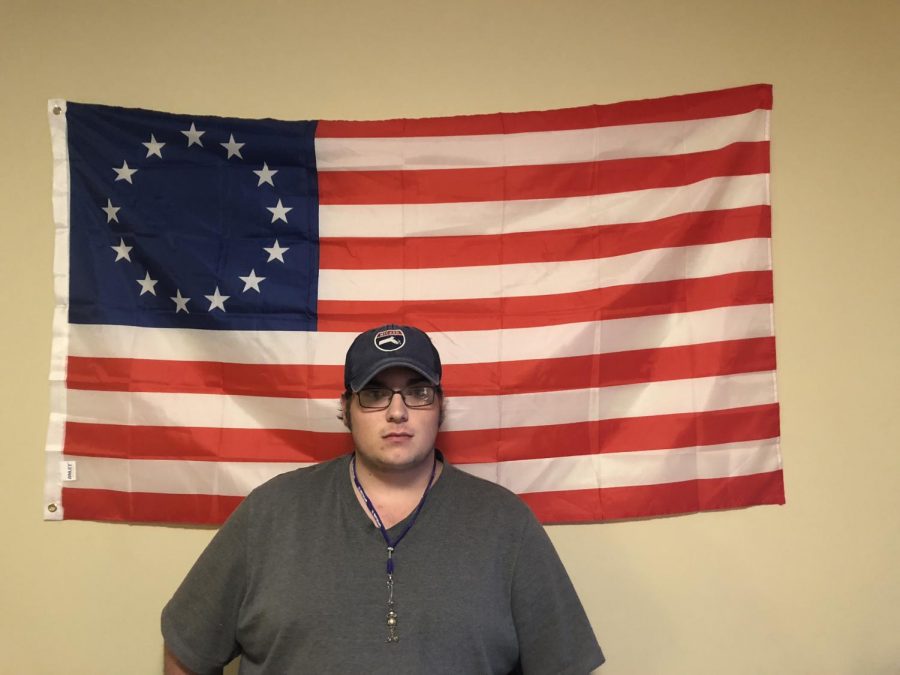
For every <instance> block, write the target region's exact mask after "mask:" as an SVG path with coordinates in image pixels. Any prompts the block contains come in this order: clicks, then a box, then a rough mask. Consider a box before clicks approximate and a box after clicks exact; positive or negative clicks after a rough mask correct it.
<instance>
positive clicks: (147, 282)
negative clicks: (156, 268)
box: [135, 272, 158, 295]
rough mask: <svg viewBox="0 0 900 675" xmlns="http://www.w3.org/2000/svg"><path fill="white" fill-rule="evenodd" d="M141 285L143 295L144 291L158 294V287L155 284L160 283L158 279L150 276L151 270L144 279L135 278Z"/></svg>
mask: <svg viewBox="0 0 900 675" xmlns="http://www.w3.org/2000/svg"><path fill="white" fill-rule="evenodd" d="M135 281H137V282H138V283H139V284H140V285H141V295H143V294H144V293H150V294H152V295H156V289H155V288H154V286H156V284H157V283H158V281H157V280H156V279H151V278H150V272H147V274H146V275H145V276H144V278H143V279H135Z"/></svg>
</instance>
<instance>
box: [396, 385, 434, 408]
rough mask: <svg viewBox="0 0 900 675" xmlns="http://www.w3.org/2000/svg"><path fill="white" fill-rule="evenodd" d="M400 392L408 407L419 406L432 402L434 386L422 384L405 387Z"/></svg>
mask: <svg viewBox="0 0 900 675" xmlns="http://www.w3.org/2000/svg"><path fill="white" fill-rule="evenodd" d="M400 394H401V395H402V396H403V402H404V403H405V404H406V405H407V406H409V407H410V408H421V407H422V406H426V405H431V404H432V403H434V387H428V386H424V385H416V386H414V387H406V388H405V389H404V390H403V391H401V392H400Z"/></svg>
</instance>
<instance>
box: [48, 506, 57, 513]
mask: <svg viewBox="0 0 900 675" xmlns="http://www.w3.org/2000/svg"><path fill="white" fill-rule="evenodd" d="M47 510H48V511H49V512H50V513H56V504H50V506H48V507H47Z"/></svg>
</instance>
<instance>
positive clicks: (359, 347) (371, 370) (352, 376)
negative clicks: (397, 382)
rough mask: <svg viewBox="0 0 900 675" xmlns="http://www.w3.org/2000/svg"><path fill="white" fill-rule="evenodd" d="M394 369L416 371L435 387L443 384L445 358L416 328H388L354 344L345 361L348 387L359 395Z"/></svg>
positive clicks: (368, 333)
mask: <svg viewBox="0 0 900 675" xmlns="http://www.w3.org/2000/svg"><path fill="white" fill-rule="evenodd" d="M391 366H406V367H407V368H412V369H413V370H414V371H416V372H417V373H419V374H420V375H422V376H423V377H425V378H426V379H427V380H428V381H429V382H431V383H432V384H440V383H441V356H440V354H438V351H437V349H435V348H434V345H433V344H432V343H431V338H430V337H428V336H427V335H426V334H425V333H424V332H422V331H421V330H419V329H418V328H414V327H413V326H398V325H396V324H388V325H386V326H379V327H378V328H372V329H371V330H367V331H366V332H365V333H361V334H359V335H357V336H356V339H355V340H353V344H351V345H350V349H348V350H347V359H346V361H344V387H346V388H347V389H349V390H350V391H359V390H360V389H362V388H363V387H365V386H366V385H367V384H368V383H369V380H371V379H372V378H373V377H375V376H376V375H377V374H378V373H380V372H381V371H382V370H384V369H385V368H390V367H391Z"/></svg>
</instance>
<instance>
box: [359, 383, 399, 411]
mask: <svg viewBox="0 0 900 675" xmlns="http://www.w3.org/2000/svg"><path fill="white" fill-rule="evenodd" d="M357 395H358V396H359V404H360V405H361V406H362V407H363V408H387V407H388V405H390V403H391V397H392V396H393V395H394V392H392V391H391V390H390V389H383V388H380V387H379V388H377V389H360V390H359V393H358V394H357Z"/></svg>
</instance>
